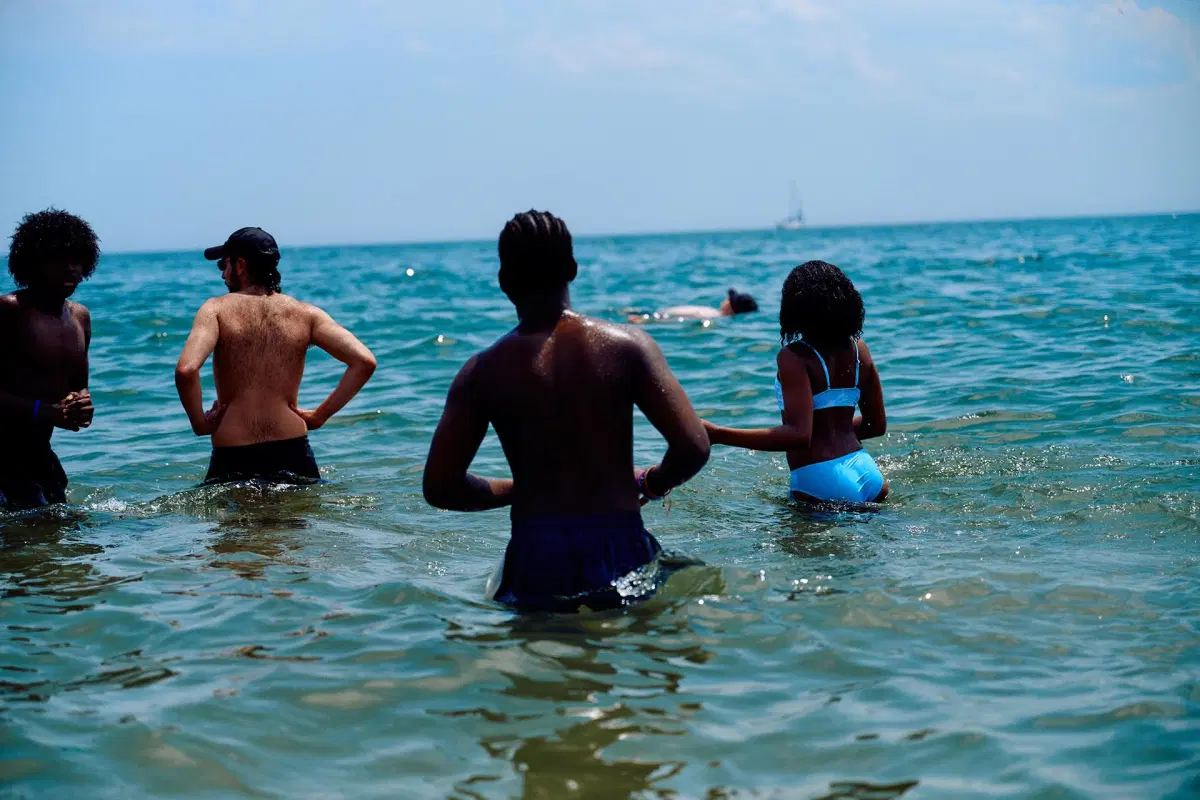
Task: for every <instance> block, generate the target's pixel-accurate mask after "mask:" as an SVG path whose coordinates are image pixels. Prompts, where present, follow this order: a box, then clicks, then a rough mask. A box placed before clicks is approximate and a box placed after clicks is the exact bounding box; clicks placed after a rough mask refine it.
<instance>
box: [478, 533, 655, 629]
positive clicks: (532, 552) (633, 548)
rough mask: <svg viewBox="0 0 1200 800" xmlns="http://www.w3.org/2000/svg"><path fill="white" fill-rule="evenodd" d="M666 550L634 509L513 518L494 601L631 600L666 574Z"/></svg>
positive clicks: (521, 605) (561, 604)
mask: <svg viewBox="0 0 1200 800" xmlns="http://www.w3.org/2000/svg"><path fill="white" fill-rule="evenodd" d="M661 551H662V548H661V547H659V544H658V541H657V540H656V539H655V538H654V537H653V536H651V535H650V533H648V532H647V531H646V528H645V527H644V526H643V525H642V515H641V514H639V513H638V512H636V511H628V512H618V513H612V514H579V515H565V516H555V517H527V518H520V519H514V520H513V521H512V538H511V539H510V540H509V542H508V548H507V550H506V551H505V555H504V573H503V577H502V578H501V579H500V585H499V586H498V587H497V589H496V600H498V601H500V602H501V603H505V604H507V605H510V606H513V607H514V608H516V609H518V610H521V611H575V610H577V609H578V608H579V607H580V606H581V605H586V606H588V607H589V608H591V609H602V608H619V607H621V606H627V605H630V604H631V603H635V602H637V601H639V600H644V599H646V598H647V597H648V596H650V595H652V594H653V593H654V592H655V590H656V589H657V588H658V584H659V583H660V582H661V580H662V579H663V578H665V573H664V572H662V571H661V570H659V569H658V565H657V563H656V561H657V558H658V555H659V553H660V552H661Z"/></svg>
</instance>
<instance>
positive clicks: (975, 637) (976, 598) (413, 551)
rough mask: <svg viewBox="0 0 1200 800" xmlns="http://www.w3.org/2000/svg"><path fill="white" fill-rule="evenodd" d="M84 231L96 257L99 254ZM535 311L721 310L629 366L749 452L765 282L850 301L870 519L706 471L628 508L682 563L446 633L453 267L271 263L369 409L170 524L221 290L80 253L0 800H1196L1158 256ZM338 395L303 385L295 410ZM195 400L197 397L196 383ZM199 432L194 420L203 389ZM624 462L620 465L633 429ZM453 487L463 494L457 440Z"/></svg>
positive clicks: (158, 257)
mask: <svg viewBox="0 0 1200 800" xmlns="http://www.w3.org/2000/svg"><path fill="white" fill-rule="evenodd" d="M102 233H103V231H101V234H102ZM577 254H578V257H579V261H580V267H581V268H580V277H579V279H578V281H577V282H576V283H575V285H574V289H573V297H574V301H575V305H576V307H577V308H578V309H579V310H581V311H584V312H586V313H590V314H594V315H597V316H600V317H605V318H609V319H621V318H622V317H623V315H624V314H625V313H626V312H627V310H628V309H631V308H644V309H653V308H654V307H656V306H658V305H661V304H668V303H671V304H673V303H716V302H717V301H718V300H719V299H720V298H721V296H722V294H723V293H724V291H725V289H726V288H728V287H730V286H736V287H738V288H739V289H741V290H744V291H749V292H751V293H752V294H754V295H755V296H756V297H758V298H759V300H760V303H761V305H762V307H763V311H762V312H760V313H758V314H754V315H748V316H745V317H740V318H737V319H732V320H721V321H718V322H716V323H714V324H711V325H709V326H704V325H702V324H700V323H691V324H681V325H658V326H655V327H654V328H653V334H654V336H655V337H656V339H657V340H658V341H659V343H660V344H661V345H662V348H663V350H664V352H665V353H666V356H667V358H668V360H669V362H670V364H671V366H672V368H673V369H674V370H675V372H676V374H677V375H678V376H679V378H680V379H681V381H682V383H683V385H684V386H685V388H686V389H687V391H688V393H689V394H690V396H691V398H692V400H693V403H694V404H695V406H696V407H697V409H698V410H699V411H700V412H701V414H702V415H704V416H707V417H710V418H712V419H714V420H716V421H719V422H723V423H728V424H770V423H772V422H773V421H774V420H775V419H777V416H776V411H775V409H774V407H773V398H772V391H771V390H772V378H773V369H774V366H773V365H774V352H775V349H776V347H777V336H778V330H777V326H776V324H775V319H774V316H775V311H776V310H777V308H778V294H779V289H780V286H781V284H782V281H783V278H784V276H785V275H786V274H787V272H788V270H789V269H790V268H791V267H792V266H794V265H795V264H797V263H799V262H802V261H804V260H807V259H811V258H823V259H826V260H830V261H833V262H834V263H836V264H839V265H840V266H841V267H843V268H844V269H845V270H846V271H847V273H848V274H849V275H850V276H851V277H852V278H853V280H854V281H855V282H856V284H857V286H858V287H859V288H860V290H861V291H862V293H863V296H864V298H865V301H866V305H867V324H866V338H867V341H868V342H869V344H870V346H871V348H872V350H873V352H874V353H875V356H876V359H877V361H878V363H879V366H880V372H881V375H882V379H883V385H884V391H885V398H886V402H887V408H888V414H889V432H888V434H887V436H886V437H884V438H882V439H880V440H874V441H871V442H869V443H868V445H867V447H868V450H869V451H870V452H871V453H872V454H873V455H874V456H875V457H876V459H877V460H878V462H879V464H880V467H881V468H882V470H883V472H884V473H885V475H886V477H887V479H888V480H889V481H890V483H891V486H892V495H891V498H890V499H889V500H888V501H887V503H886V504H884V505H883V506H882V508H881V509H879V510H878V511H875V512H871V513H834V512H812V511H809V510H805V509H803V508H797V507H795V506H794V505H792V504H790V503H789V502H788V500H787V497H786V481H787V471H786V466H785V463H784V460H783V458H782V457H781V456H779V455H773V454H764V453H752V452H745V451H735V450H730V449H726V448H715V449H714V452H713V456H712V459H711V461H710V463H709V465H708V467H707V468H706V469H705V470H704V472H703V473H701V475H700V476H698V477H697V478H696V479H695V480H694V481H693V482H692V483H690V484H689V485H687V486H685V487H683V488H682V489H680V490H678V491H677V492H675V493H674V494H673V495H672V499H673V503H672V504H671V506H670V507H669V508H665V507H660V506H657V505H655V506H650V507H647V509H646V512H645V516H646V521H647V525H648V527H649V528H650V529H651V530H652V531H653V532H654V533H655V535H656V536H658V538H659V539H660V540H661V541H662V542H663V544H664V545H665V546H667V547H669V548H672V549H675V550H679V551H682V552H684V553H687V554H689V555H691V556H695V557H697V558H699V559H702V560H703V561H704V562H705V564H706V566H703V567H696V568H692V569H689V570H685V571H684V572H682V573H680V574H678V575H676V576H675V577H674V578H672V580H671V582H670V583H669V584H668V585H667V587H666V589H665V590H664V592H663V593H662V594H661V595H660V596H659V597H658V598H657V599H655V600H653V601H651V602H648V603H646V604H643V605H640V606H637V607H634V608H631V609H629V610H626V611H623V612H607V613H595V614H582V615H578V616H549V617H546V616H542V617H521V616H518V615H514V614H512V613H510V612H508V611H507V610H505V609H503V608H501V607H498V606H496V605H494V604H492V603H489V602H486V601H485V600H484V599H483V590H484V584H485V582H486V580H487V577H488V575H489V574H490V573H491V572H492V570H493V569H494V568H495V567H496V565H497V563H498V561H499V559H500V558H501V556H502V553H503V550H504V546H505V543H506V541H507V516H506V514H505V513H504V512H491V513H483V514H473V515H468V514H453V513H445V512H438V511H435V510H433V509H431V508H429V507H428V506H426V505H425V504H424V502H423V501H422V498H421V491H420V478H421V469H422V464H423V461H424V457H425V454H426V451H427V448H428V445H429V439H430V435H431V433H432V431H433V428H434V426H435V425H436V423H437V420H438V416H439V413H440V410H441V405H442V402H443V399H444V396H445V392H446V389H447V388H448V386H449V383H450V380H451V378H452V377H453V375H454V373H455V371H456V370H457V368H458V367H459V365H461V363H462V362H463V361H464V360H465V359H466V358H467V357H468V356H469V355H470V354H471V353H473V352H474V351H475V350H477V349H479V348H481V347H484V346H485V345H487V344H488V343H490V342H491V341H492V340H493V339H494V338H496V337H497V336H498V335H500V334H501V333H503V332H504V331H505V330H506V329H507V328H508V327H510V326H511V325H512V324H514V321H515V318H514V314H513V312H512V309H511V307H510V306H509V305H508V303H507V301H506V300H505V298H504V297H503V295H501V293H500V292H499V290H498V288H497V285H496V279H495V269H496V262H495V256H494V244H493V243H490V242H489V243H463V244H445V245H432V244H430V245H411V246H409V245H406V246H370V247H328V248H314V249H303V250H292V251H286V252H285V254H284V262H283V265H282V272H283V275H284V288H285V290H287V291H289V292H290V293H292V294H295V295H296V296H298V297H300V298H302V299H306V300H310V301H312V302H315V303H318V304H320V305H321V306H323V307H324V308H326V309H327V310H328V311H330V312H331V313H332V314H333V315H334V316H335V317H336V318H337V319H338V320H340V321H341V322H343V323H345V324H346V325H347V326H348V327H350V328H351V329H353V330H354V331H355V332H356V333H357V334H358V335H359V336H360V337H361V338H362V339H363V340H364V341H365V342H366V343H367V344H368V346H370V347H371V348H372V349H373V351H374V352H375V354H376V355H377V357H378V359H379V362H380V369H379V371H378V372H377V373H376V375H375V378H374V379H373V380H372V381H371V383H370V384H368V386H367V387H366V389H365V390H364V391H363V393H362V394H361V395H360V396H359V397H358V398H357V399H356V400H355V401H354V402H353V403H352V405H351V406H349V407H348V408H347V409H346V410H345V411H344V412H343V413H342V414H341V415H339V416H338V417H335V418H334V419H333V420H332V421H331V422H330V423H329V424H328V425H327V426H326V427H325V428H324V429H322V430H320V431H317V432H316V433H314V434H313V436H312V441H313V449H314V451H315V452H316V454H317V457H318V459H319V461H320V463H321V465H322V472H323V474H324V475H325V477H326V478H327V479H328V482H326V483H324V484H322V485H319V486H314V487H307V488H300V489H290V490H260V489H254V488H249V487H241V488H221V489H197V488H195V487H196V484H197V483H198V482H199V480H200V479H201V478H202V476H203V473H204V470H205V467H206V463H207V456H208V450H207V440H203V439H198V438H196V437H194V436H192V434H191V432H190V430H189V428H188V425H187V421H186V419H185V417H184V415H183V413H182V410H181V409H180V407H179V404H178V401H177V399H176V396H175V390H174V386H173V380H172V370H173V367H174V363H175V360H176V358H177V357H178V355H179V352H180V349H181V348H182V346H183V342H184V339H185V337H186V334H187V331H188V329H189V326H190V323H191V319H192V315H193V314H194V312H195V310H196V308H197V307H198V306H199V305H200V303H201V302H202V301H203V300H204V299H205V298H206V297H208V296H210V295H212V294H216V293H218V292H220V291H223V290H224V289H223V286H222V284H221V283H220V280H219V277H218V274H217V270H216V269H214V268H213V266H212V265H211V264H209V263H207V262H205V261H203V260H202V258H201V257H200V254H199V253H198V252H188V253H163V254H137V255H119V254H115V255H106V256H105V257H104V258H103V260H102V262H101V264H100V267H99V269H98V270H97V273H96V275H95V276H94V277H93V278H92V280H90V281H89V282H88V283H86V284H84V285H83V286H82V287H81V288H80V290H79V292H78V294H77V299H79V300H80V301H82V302H84V303H86V304H87V305H88V306H89V307H90V308H91V310H92V315H93V319H94V339H93V342H92V357H91V385H92V392H93V395H94V398H95V404H96V421H95V425H94V427H93V428H92V429H90V430H88V431H85V432H81V433H78V434H70V433H65V432H60V434H59V435H57V436H56V437H55V443H56V449H57V450H58V452H59V454H60V456H61V457H62V460H63V462H64V464H65V466H66V468H67V471H68V473H69V474H70V476H71V479H72V483H71V488H70V501H71V502H70V504H69V507H66V508H60V509H56V510H53V511H51V512H46V513H40V514H26V515H7V516H3V517H0V533H2V537H3V542H2V549H0V624H2V626H3V627H2V632H0V795H3V796H6V797H8V796H11V797H88V798H92V797H120V798H125V797H149V796H172V795H179V796H185V795H186V796H189V797H214V798H217V797H222V798H223V797H321V798H330V797H355V798H360V797H405V798H408V797H413V798H417V797H453V798H509V797H512V798H518V797H520V798H616V797H638V798H728V797H756V798H757V797H762V798H826V799H827V800H830V799H832V798H863V799H864V800H865V799H866V798H871V799H872V800H879V799H880V798H895V797H901V796H903V797H905V798H906V800H907V799H909V798H924V797H955V798H958V797H989V798H997V797H1035V798H1083V797H1136V798H1151V797H1189V796H1196V793H1198V792H1200V779H1198V778H1197V776H1198V775H1200V632H1198V623H1200V619H1198V613H1197V611H1198V610H1200V562H1198V557H1200V492H1198V491H1197V485H1198V483H1200V481H1198V478H1200V217H1197V216H1181V217H1179V218H1178V219H1175V218H1172V217H1169V216H1168V217H1159V218H1121V219H1092V220H1067V221H1038V222H1012V223H1008V222H1004V223H979V224H956V225H926V226H912V227H891V228H857V229H856V228H845V229H828V230H820V229H813V230H806V231H799V232H783V233H775V232H749V233H711V234H686V235H663V236H647V237H614V238H590V239H581V240H580V241H578V242H577ZM339 367H340V365H338V364H337V363H336V362H333V361H332V360H331V359H329V358H328V357H326V356H325V355H324V354H321V353H315V352H314V353H313V354H312V355H311V356H310V359H309V369H308V373H307V375H306V379H305V385H304V388H303V390H302V392H301V400H302V402H303V403H305V404H316V403H318V402H319V401H320V400H321V399H322V398H323V397H324V395H325V393H327V392H328V391H329V390H330V389H331V388H332V386H333V384H334V382H335V380H336V378H337V376H338V374H339ZM206 380H207V378H206ZM206 386H207V392H208V394H207V396H208V397H209V398H210V399H211V397H212V394H211V383H208V384H206ZM636 449H637V454H638V458H639V463H641V464H649V463H652V461H653V460H655V459H657V457H658V456H659V455H660V454H661V451H662V443H661V440H660V439H659V438H658V437H657V435H656V434H655V433H654V431H653V430H652V429H651V428H650V427H649V426H648V425H647V424H646V423H645V421H644V420H639V428H638V441H637V446H636ZM475 469H476V471H478V472H481V473H483V474H488V475H502V474H505V473H506V469H505V465H504V460H503V457H502V454H501V452H500V449H499V447H498V445H497V443H496V441H495V438H494V436H491V435H489V438H488V440H487V442H485V444H484V447H483V449H482V450H481V452H480V454H479V457H478V458H477V460H476V465H475Z"/></svg>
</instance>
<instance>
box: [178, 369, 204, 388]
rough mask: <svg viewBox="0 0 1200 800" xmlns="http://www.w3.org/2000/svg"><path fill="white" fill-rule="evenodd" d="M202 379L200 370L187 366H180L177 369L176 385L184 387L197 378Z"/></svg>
mask: <svg viewBox="0 0 1200 800" xmlns="http://www.w3.org/2000/svg"><path fill="white" fill-rule="evenodd" d="M198 377H200V370H199V369H197V368H196V367H193V366H189V365H187V364H179V365H178V366H176V367H175V385H176V386H183V385H185V384H187V383H189V382H191V381H194V380H195V379H196V378H198Z"/></svg>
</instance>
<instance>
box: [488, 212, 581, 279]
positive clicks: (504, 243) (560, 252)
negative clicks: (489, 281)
mask: <svg viewBox="0 0 1200 800" xmlns="http://www.w3.org/2000/svg"><path fill="white" fill-rule="evenodd" d="M578 271H579V267H578V265H576V263H575V253H574V250H573V249H572V245H571V232H570V231H569V230H567V223H565V222H563V221H562V220H561V219H559V218H558V217H556V216H554V215H553V214H551V213H550V212H549V211H533V210H530V211H526V212H525V213H523V214H517V215H516V216H515V217H513V218H512V219H511V220H509V221H508V224H507V225H505V226H504V230H503V231H501V232H500V288H501V289H502V290H503V291H504V293H505V294H506V295H508V296H509V297H510V298H513V299H515V298H516V297H519V296H523V295H528V294H535V293H536V294H540V293H544V292H547V291H553V290H557V289H561V288H562V287H564V286H566V285H567V284H568V283H570V282H571V281H573V280H575V275H576V274H577V273H578Z"/></svg>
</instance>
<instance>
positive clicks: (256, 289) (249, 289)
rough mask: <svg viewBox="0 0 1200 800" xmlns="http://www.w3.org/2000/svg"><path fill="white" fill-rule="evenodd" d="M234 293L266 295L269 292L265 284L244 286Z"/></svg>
mask: <svg viewBox="0 0 1200 800" xmlns="http://www.w3.org/2000/svg"><path fill="white" fill-rule="evenodd" d="M234 294H245V295H250V296H251V297H266V296H267V294H268V292H267V287H265V286H243V287H242V288H240V289H238V290H237V291H236V292H234Z"/></svg>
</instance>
